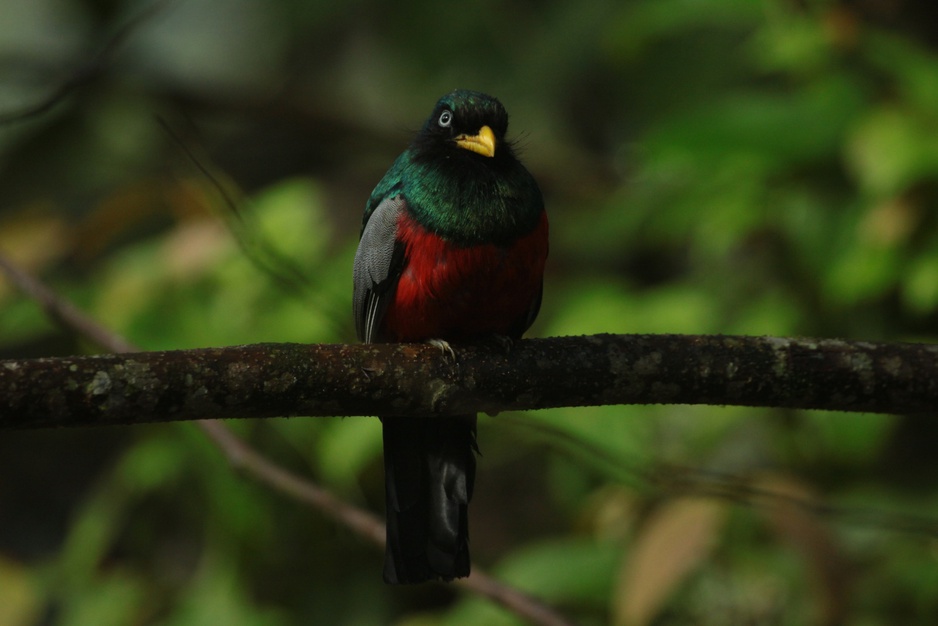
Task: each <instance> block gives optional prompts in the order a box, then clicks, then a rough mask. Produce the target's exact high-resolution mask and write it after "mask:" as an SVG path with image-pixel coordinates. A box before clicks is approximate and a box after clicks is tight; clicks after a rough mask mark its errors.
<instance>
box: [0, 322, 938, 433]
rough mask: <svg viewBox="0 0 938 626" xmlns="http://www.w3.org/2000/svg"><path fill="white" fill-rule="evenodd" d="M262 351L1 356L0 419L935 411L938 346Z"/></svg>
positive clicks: (586, 340)
mask: <svg viewBox="0 0 938 626" xmlns="http://www.w3.org/2000/svg"><path fill="white" fill-rule="evenodd" d="M454 348H455V350H456V360H455V362H454V361H453V360H452V359H451V358H450V357H449V356H447V355H444V354H442V353H441V351H440V350H439V349H438V348H435V347H432V346H429V345H424V344H376V345H300V344H257V345H249V346H236V347H228V348H213V349H200V350H178V351H167V352H142V353H135V354H122V355H103V356H80V357H64V358H45V359H29V360H19V361H0V428H34V427H48V426H101V425H110V424H134V423H141V422H159V421H178V420H192V419H211V418H248V417H253V418H259V417H276V416H295V415H308V416H343V415H345V416H349V415H375V414H379V413H382V414H387V413H393V414H396V415H402V414H403V415H420V416H428V417H429V416H447V415H461V414H466V413H475V412H479V411H484V412H487V413H497V412H499V411H505V410H517V409H542V408H549V407H557V406H592V405H607V404H714V405H742V406H775V407H794V408H805V409H827V410H837V411H866V412H878V413H918V412H930V411H933V410H934V409H935V408H936V407H938V346H934V345H919V344H899V343H895V344H887V343H870V342H850V341H841V340H833V339H823V340H815V339H786V338H776V337H733V336H693V335H593V336H586V337H554V338H550V339H530V340H525V341H521V342H518V343H516V344H515V345H514V346H512V347H511V348H510V349H509V350H505V349H504V347H503V346H499V345H498V344H496V343H494V342H493V343H491V344H481V345H471V346H460V347H455V346H454Z"/></svg>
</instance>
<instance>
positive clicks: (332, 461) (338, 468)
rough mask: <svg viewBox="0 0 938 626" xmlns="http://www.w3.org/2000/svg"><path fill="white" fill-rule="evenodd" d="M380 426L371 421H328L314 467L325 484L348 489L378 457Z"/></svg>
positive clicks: (360, 419)
mask: <svg viewBox="0 0 938 626" xmlns="http://www.w3.org/2000/svg"><path fill="white" fill-rule="evenodd" d="M381 445H382V444H381V423H380V422H379V421H378V420H377V419H375V418H371V417H355V418H351V419H343V420H331V421H330V423H329V424H326V425H325V427H324V428H323V429H322V431H321V436H320V437H319V440H318V442H317V445H316V459H315V462H316V466H317V468H318V470H319V472H320V473H321V474H322V476H323V478H324V479H325V481H326V482H327V483H329V484H334V485H338V486H340V487H342V488H345V489H348V488H349V487H350V486H351V485H352V484H353V483H354V482H355V481H356V480H357V478H358V475H359V474H360V473H361V471H362V469H363V468H364V467H365V465H366V464H367V463H370V462H371V461H372V460H374V459H375V457H377V456H379V455H380V454H381Z"/></svg>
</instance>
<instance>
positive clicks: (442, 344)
mask: <svg viewBox="0 0 938 626" xmlns="http://www.w3.org/2000/svg"><path fill="white" fill-rule="evenodd" d="M427 343H428V344H430V345H431V346H435V347H437V348H439V349H440V352H442V353H443V356H448V357H449V358H450V360H452V362H453V363H455V362H456V353H455V352H453V347H452V346H450V345H449V342H447V341H445V340H443V339H428V340H427Z"/></svg>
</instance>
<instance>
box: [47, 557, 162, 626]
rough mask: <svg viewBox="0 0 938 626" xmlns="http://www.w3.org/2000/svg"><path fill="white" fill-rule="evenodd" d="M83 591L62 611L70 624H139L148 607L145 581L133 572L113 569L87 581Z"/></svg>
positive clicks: (63, 622) (64, 620)
mask: <svg viewBox="0 0 938 626" xmlns="http://www.w3.org/2000/svg"><path fill="white" fill-rule="evenodd" d="M83 587H84V589H82V593H78V594H74V595H72V596H71V597H70V599H69V601H68V602H67V603H66V604H65V607H64V609H63V611H62V617H61V622H60V623H62V624H69V626H73V625H74V626H124V625H125V624H131V623H137V622H138V621H140V620H141V618H142V616H143V615H144V614H145V613H146V611H147V609H148V607H147V606H146V605H145V603H144V602H143V599H144V597H145V595H146V590H145V585H144V581H141V580H139V579H138V578H137V577H136V576H135V575H134V574H133V572H130V571H121V570H117V571H111V572H109V573H108V574H107V575H104V576H96V577H94V578H93V579H89V580H86V581H85V583H84V585H83Z"/></svg>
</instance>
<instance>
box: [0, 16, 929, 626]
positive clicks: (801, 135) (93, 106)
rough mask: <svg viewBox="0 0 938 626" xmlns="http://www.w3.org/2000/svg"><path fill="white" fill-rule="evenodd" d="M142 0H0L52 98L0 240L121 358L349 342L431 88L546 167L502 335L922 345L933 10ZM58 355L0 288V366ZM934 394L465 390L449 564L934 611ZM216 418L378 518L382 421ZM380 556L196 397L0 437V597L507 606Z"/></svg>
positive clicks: (222, 611) (821, 618) (267, 605)
mask: <svg viewBox="0 0 938 626" xmlns="http://www.w3.org/2000/svg"><path fill="white" fill-rule="evenodd" d="M152 6H153V5H152V3H145V2H142V1H135V0H125V1H121V0H34V1H33V2H12V3H10V2H7V3H4V4H3V5H2V7H0V85H2V89H0V111H2V112H4V113H10V114H15V113H16V112H17V111H24V110H28V109H29V108H30V107H32V106H34V105H36V104H37V103H41V102H43V101H45V100H47V99H48V98H49V97H50V95H51V94H53V93H54V92H55V91H56V90H57V89H59V88H61V87H62V86H63V85H67V84H69V83H70V82H71V83H73V84H74V85H75V87H76V89H74V91H72V92H70V93H69V95H68V96H67V97H65V98H64V99H61V100H58V101H56V103H55V104H54V106H52V107H51V108H49V110H47V111H43V112H41V113H40V114H37V115H33V116H29V117H27V118H25V119H17V120H15V121H9V120H6V121H5V123H4V124H3V125H2V126H0V249H2V250H3V251H5V252H7V253H8V254H10V255H12V256H13V257H14V258H16V259H17V260H19V261H20V262H21V263H22V264H24V265H25V266H27V267H29V268H31V269H33V270H34V271H37V272H41V273H42V274H43V275H44V276H45V277H46V278H47V279H48V280H50V281H51V282H52V283H53V284H54V285H56V287H57V288H59V289H60V290H61V291H62V292H63V293H65V294H67V295H68V296H69V297H71V298H74V299H75V300H76V301H77V302H78V303H79V304H80V305H81V306H83V307H84V308H85V309H86V310H87V311H89V312H90V313H92V314H93V315H94V316H95V317H96V318H97V319H99V320H100V321H102V322H104V323H105V324H107V325H109V326H110V327H112V328H113V329H115V330H117V331H119V332H121V333H123V334H125V335H126V336H127V337H128V338H129V339H130V340H132V341H133V342H135V343H137V344H138V345H141V346H144V347H146V348H147V349H166V348H183V347H196V346H212V345H225V344H238V343H249V342H255V341H302V342H337V341H350V340H352V338H353V333H352V332H351V320H350V319H349V317H350V314H349V309H350V306H349V302H350V296H351V278H350V267H351V258H352V255H353V253H354V248H355V244H356V239H357V232H358V225H359V222H360V215H361V209H362V208H363V205H364V201H365V199H366V198H367V196H368V194H369V192H370V190H371V187H372V186H373V185H374V184H375V182H376V181H377V180H378V179H379V178H380V176H381V175H382V173H383V171H384V169H385V168H386V167H387V166H388V165H389V164H390V163H391V161H392V159H393V158H394V156H396V154H397V153H398V152H399V151H400V150H401V149H403V147H404V146H405V145H406V143H407V141H408V138H409V136H410V133H411V132H412V130H413V129H415V128H416V127H417V126H418V125H419V124H420V123H421V122H422V120H423V118H424V117H425V115H427V113H428V112H429V110H430V109H431V107H432V105H433V103H434V102H435V100H436V98H437V97H438V96H440V95H441V94H443V93H445V92H447V91H449V90H451V89H453V88H455V87H468V88H475V89H479V90H484V91H487V92H490V93H493V94H496V95H497V96H499V98H500V99H502V101H503V102H504V103H505V104H506V105H507V107H508V109H509V111H510V112H511V114H512V128H511V131H512V133H513V135H514V137H515V138H516V140H517V141H518V144H519V146H520V148H521V151H522V156H523V158H524V160H525V162H526V163H527V164H528V166H529V168H530V169H531V170H532V171H533V172H534V173H535V176H536V177H537V178H538V180H539V181H540V183H541V186H542V188H543V191H544V193H545V197H546V200H547V204H548V209H549V213H550V218H551V224H552V232H551V236H552V241H551V243H552V248H551V257H550V261H549V274H548V276H547V284H546V295H545V301H544V307H543V309H542V313H541V317H540V319H539V321H538V322H537V324H536V325H535V327H534V328H533V329H532V334H537V335H545V336H546V335H561V334H583V333H594V332H682V333H747V334H771V335H809V336H837V337H848V338H853V339H869V340H911V341H933V340H934V339H935V336H936V334H938V228H936V222H938V215H936V200H938V184H936V183H938V52H936V50H935V46H936V44H938V29H936V24H938V14H936V10H935V8H933V7H932V6H931V5H929V4H928V3H913V2H907V1H906V0H888V1H885V2H872V1H868V2H867V1H858V2H834V1H833V0H815V1H805V2H797V1H795V0H790V1H783V0H764V1H761V2H754V1H752V0H630V1H627V2H613V1H611V0H610V1H601V0H596V1H592V2H587V3H565V2H544V3H535V2H529V1H525V0H511V1H508V2H501V3H495V2H480V3H462V4H452V5H450V4H447V5H445V6H444V5H440V4H435V3H431V2H425V1H424V2H412V3H406V4H396V5H391V4H384V3H379V2H375V1H374V0H371V1H368V0H360V1H353V2H345V3H332V2H325V1H316V0H279V1H278V2H265V1H263V0H175V1H169V2H163V3H159V4H157V5H156V7H157V8H156V10H155V11H153V12H151V13H146V12H147V11H149V7H152ZM141 14H145V17H143V18H141V19H140V20H139V22H137V23H136V25H135V26H134V27H132V28H130V29H129V30H127V31H125V32H124V33H123V35H122V36H120V37H118V34H119V33H120V32H121V31H120V28H121V27H122V25H124V24H127V23H128V22H129V21H131V20H132V19H133V18H134V16H139V15H141ZM108 42H111V43H110V44H109V43H108ZM187 151H188V152H191V154H192V155H193V156H194V157H195V161H194V160H193V159H192V158H190V156H189V155H188V154H187ZM196 162H197V163H198V164H201V165H202V166H204V167H206V168H207V171H202V170H201V169H200V168H199V167H198V166H197V164H196ZM226 196H228V197H230V198H234V201H233V202H229V201H226V199H225V197H226ZM88 349H89V346H87V345H85V344H84V343H83V342H82V341H81V340H80V339H76V338H74V337H71V336H69V335H68V334H67V333H65V332H63V331H62V330H60V329H59V328H57V327H56V326H54V325H53V324H52V323H51V322H49V321H48V320H46V319H45V318H44V316H43V315H42V313H41V311H39V310H38V308H37V307H36V305H34V304H33V303H31V302H29V301H27V300H25V299H23V298H22V297H21V296H19V295H17V294H15V293H13V292H12V290H11V289H10V288H9V287H8V286H6V285H5V284H2V283H0V356H3V357H8V358H13V357H18V358H19V357H28V356H46V355H56V354H69V353H75V352H79V351H86V350H88ZM933 418H934V416H910V417H903V418H896V417H890V416H873V415H839V414H820V413H807V412H798V411H781V410H779V411H767V410H753V409H739V408H720V407H693V408H691V407H683V406H662V407H604V408H600V409H593V410H586V409H575V410H574V409H563V410H554V411H544V412H540V413H537V414H527V415H503V416H499V417H498V418H497V419H491V418H487V417H483V418H482V420H481V424H480V442H481V447H482V451H483V454H484V456H483V457H482V459H481V463H480V476H479V481H478V489H477V495H476V500H475V502H474V507H473V511H472V521H471V524H472V529H473V553H474V557H475V561H476V563H477V564H478V565H480V566H483V567H485V568H487V569H491V570H492V571H493V572H494V573H495V574H497V575H498V576H499V577H500V578H502V579H504V580H505V581H508V582H510V583H512V584H515V585H517V586H519V587H522V588H525V589H528V590H531V591H533V592H534V593H536V594H538V595H540V596H542V597H543V598H545V599H547V600H549V601H550V602H552V603H555V604H557V605H559V606H561V607H562V608H563V609H564V611H565V612H566V613H567V614H568V615H571V616H573V617H575V618H577V619H578V620H580V621H582V623H584V624H600V623H616V624H637V625H642V624H652V623H654V624H727V623H734V624H780V625H783V624H784V625H787V624H792V625H794V624H805V623H813V624H838V623H851V624H861V625H875V624H894V623H903V624H931V623H934V620H935V616H936V615H938V594H936V593H935V589H936V584H938V557H936V544H935V540H934V537H935V534H936V531H938V494H936V491H935V488H934V484H935V480H934V479H935V476H936V470H938V467H936V460H935V459H936V457H935V455H934V453H933V447H934V446H933V441H934V438H935V436H936V434H938V432H936V431H938V428H936V425H935V422H934V419H933ZM233 426H234V427H236V428H237V430H238V431H239V432H241V433H242V434H243V435H245V436H246V437H248V438H249V439H250V440H251V441H252V443H253V444H254V445H256V446H257V447H258V448H260V449H261V450H263V451H264V452H265V453H266V454H269V455H270V456H272V457H273V458H275V459H277V460H278V462H281V463H283V464H285V465H287V466H289V467H291V468H293V469H295V470H298V471H300V472H302V473H304V474H308V475H311V476H312V477H314V478H315V479H316V480H318V481H320V482H322V483H324V484H325V485H327V486H329V487H330V488H331V489H333V490H335V491H336V492H338V493H340V494H341V495H342V496H343V497H345V498H347V499H349V500H351V501H354V502H357V503H359V504H361V505H363V506H366V507H368V508H370V509H372V510H378V511H380V510H381V507H382V500H383V487H382V472H381V467H380V427H379V424H378V423H377V421H376V420H373V419H366V418H362V419H345V420H339V419H336V420H324V419H293V420H268V421H264V422H263V423H252V422H243V423H238V424H234V425H233ZM766 493H769V494H774V495H772V496H766V495H765V494H766ZM721 496H722V497H721ZM809 497H819V498H821V499H822V501H823V502H825V503H827V504H829V505H832V506H835V507H846V510H848V511H852V512H853V513H852V514H847V513H845V512H844V509H837V510H835V511H833V512H831V511H830V510H827V514H826V515H809V514H808V513H807V512H806V511H805V510H803V509H802V508H799V507H798V506H796V505H794V504H792V502H793V501H795V500H797V499H798V498H809ZM909 516H919V517H921V518H924V519H925V523H924V524H919V525H918V527H920V530H919V531H918V532H909V531H904V530H902V528H901V527H904V526H908V525H909V523H910V519H911V518H910V517H909ZM913 521H914V520H913ZM380 562H381V556H380V555H379V554H377V553H376V552H375V551H373V549H372V548H371V547H370V546H367V545H364V544H363V542H361V541H360V540H359V539H357V538H356V537H354V536H352V535H350V534H349V533H348V532H347V531H346V530H344V529H343V528H339V527H336V526H335V525H334V524H332V523H331V522H328V521H326V520H324V519H322V518H321V517H320V516H318V515H317V514H316V513H315V512H314V511H310V510H308V509H306V508H303V507H300V506H299V505H297V504H296V503H295V502H292V501H285V500H284V499H283V498H281V497H280V496H277V495H275V494H272V493H270V492H268V491H266V490H264V489H262V488H260V487H259V486H257V485H255V484H253V483H252V482H251V481H249V480H244V479H243V478H242V477H240V476H238V475H236V474H235V473H233V472H232V471H231V469H230V468H229V467H228V465H227V464H226V462H225V461H224V460H223V459H222V458H221V456H220V455H219V454H218V452H217V451H216V450H215V449H213V448H212V447H211V446H210V445H209V444H208V443H207V442H206V441H205V440H204V439H203V438H202V437H201V435H200V433H198V432H197V430H196V429H195V428H194V427H193V426H191V425H186V424H177V425H159V426H151V427H139V428H127V429H89V430H84V431H37V432H7V433H3V436H2V437H0V624H3V625H9V626H25V625H32V624H50V625H51V624H56V625H57V624H69V625H79V626H81V625H86V624H87V625H94V626H106V625H109V624H115V625H116V624H160V625H166V626H189V625H195V624H199V625H201V624H210V623H214V624H230V625H233V626H239V625H245V626H249V625H250V626H254V625H263V626H287V625H292V624H379V623H388V622H394V623H398V624H481V623H484V624H496V625H497V624H512V623H515V620H514V618H512V617H511V616H510V615H507V614H506V613H504V612H503V611H502V610H500V609H498V608H495V607H493V606H491V605H489V604H487V603H485V602H483V601H481V600H479V599H477V598H473V597H466V596H463V595H460V594H459V593H457V592H456V591H455V590H454V589H453V588H451V587H445V586H424V587H418V588H405V589H399V588H389V587H386V586H384V585H383V584H382V583H381V581H380Z"/></svg>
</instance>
